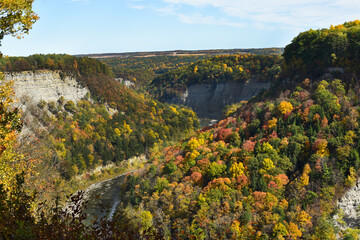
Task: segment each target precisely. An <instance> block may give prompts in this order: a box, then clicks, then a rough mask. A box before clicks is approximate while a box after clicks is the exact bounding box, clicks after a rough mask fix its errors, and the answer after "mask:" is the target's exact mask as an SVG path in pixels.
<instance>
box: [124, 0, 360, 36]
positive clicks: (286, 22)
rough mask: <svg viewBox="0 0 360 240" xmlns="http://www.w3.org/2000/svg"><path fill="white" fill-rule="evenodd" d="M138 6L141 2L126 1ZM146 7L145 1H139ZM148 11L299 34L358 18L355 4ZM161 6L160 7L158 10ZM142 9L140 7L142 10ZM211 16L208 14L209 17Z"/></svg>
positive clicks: (220, 4)
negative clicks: (282, 29)
mask: <svg viewBox="0 0 360 240" xmlns="http://www.w3.org/2000/svg"><path fill="white" fill-rule="evenodd" d="M129 1H132V2H135V1H136V2H139V1H141V0H129ZM141 2H142V3H145V2H147V1H141ZM160 2H161V3H160V4H159V2H158V5H157V7H154V5H148V6H147V7H148V8H150V9H152V10H154V11H157V12H159V13H162V14H167V15H173V16H176V17H177V18H178V19H179V21H181V22H183V23H188V24H207V25H209V24H211V25H226V26H234V27H243V26H244V25H245V24H249V23H250V24H251V26H253V27H256V28H262V29H270V28H272V29H273V28H285V29H293V30H302V29H308V28H322V27H329V25H330V24H340V23H343V22H345V21H351V20H354V19H357V18H359V15H358V13H359V12H360V1H354V0H251V1H249V0H246V1H245V0H161V1H160ZM159 5H160V6H159ZM144 7H145V5H141V9H142V8H144ZM210 13H211V14H210Z"/></svg>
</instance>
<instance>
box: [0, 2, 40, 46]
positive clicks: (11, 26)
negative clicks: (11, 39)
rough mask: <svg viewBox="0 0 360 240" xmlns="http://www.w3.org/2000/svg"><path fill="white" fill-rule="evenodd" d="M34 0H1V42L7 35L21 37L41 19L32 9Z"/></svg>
mask: <svg viewBox="0 0 360 240" xmlns="http://www.w3.org/2000/svg"><path fill="white" fill-rule="evenodd" d="M33 2H34V0H0V43H1V40H2V39H3V38H4V36H5V35H8V34H11V35H13V36H16V37H18V38H21V37H22V36H23V35H24V34H27V33H28V32H29V30H30V29H31V28H32V25H33V24H34V23H35V22H36V21H37V20H38V19H39V17H38V16H37V15H36V13H34V12H33V10H32V4H33Z"/></svg>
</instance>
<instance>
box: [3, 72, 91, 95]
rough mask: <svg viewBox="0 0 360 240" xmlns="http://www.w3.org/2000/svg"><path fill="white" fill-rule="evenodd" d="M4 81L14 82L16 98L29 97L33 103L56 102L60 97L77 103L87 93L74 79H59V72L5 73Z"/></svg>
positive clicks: (67, 77) (68, 77) (66, 77)
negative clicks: (41, 101)
mask: <svg viewBox="0 0 360 240" xmlns="http://www.w3.org/2000/svg"><path fill="white" fill-rule="evenodd" d="M5 80H7V81H10V80H11V81H13V82H14V90H15V94H16V96H17V97H18V98H22V97H24V96H28V97H30V98H31V99H32V100H33V101H34V102H39V101H40V100H44V101H46V102H50V101H56V100H58V99H59V98H60V97H61V96H63V97H64V98H65V99H66V100H72V101H78V100H80V99H82V98H83V97H84V96H85V94H86V93H88V92H89V90H88V89H87V88H84V87H82V86H80V85H79V83H78V82H77V81H76V78H74V77H70V76H64V77H63V78H62V77H61V74H60V71H49V70H38V71H24V72H14V73H5Z"/></svg>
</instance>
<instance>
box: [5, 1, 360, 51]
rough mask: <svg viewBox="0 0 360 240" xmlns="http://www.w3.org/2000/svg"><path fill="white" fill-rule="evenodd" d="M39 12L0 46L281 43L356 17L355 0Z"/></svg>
mask: <svg viewBox="0 0 360 240" xmlns="http://www.w3.org/2000/svg"><path fill="white" fill-rule="evenodd" d="M33 9H34V11H35V12H36V13H38V15H39V16H40V20H39V21H38V22H37V23H36V24H35V25H34V27H33V29H32V30H31V31H30V33H29V35H26V36H25V37H24V38H23V39H20V40H18V39H16V38H13V37H11V36H6V37H5V39H4V40H3V41H2V46H1V47H0V51H1V52H2V53H3V54H4V55H9V56H26V55H30V54H35V53H43V54H47V53H67V54H86V53H110V52H132V51H157V50H159V51H163V50H178V49H183V50H197V49H199V50H200V49H226V48H263V47H284V46H285V45H287V44H288V43H290V42H291V40H292V39H293V38H294V37H295V36H296V35H297V34H298V33H299V32H302V31H306V30H308V29H310V28H313V29H318V28H324V27H329V26H330V25H331V24H333V25H337V24H341V23H343V22H345V21H351V20H354V19H358V18H360V16H359V15H358V14H359V13H360V1H358V0H331V1H330V0H246V1H245V0H35V2H34V5H33Z"/></svg>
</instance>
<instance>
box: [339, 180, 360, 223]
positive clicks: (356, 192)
mask: <svg viewBox="0 0 360 240" xmlns="http://www.w3.org/2000/svg"><path fill="white" fill-rule="evenodd" d="M337 207H338V208H339V209H340V210H341V212H342V214H343V217H342V220H343V221H344V223H345V226H340V227H341V228H343V229H346V228H347V227H351V228H357V227H359V226H360V180H358V181H357V182H356V185H355V186H353V187H352V188H350V189H349V190H348V191H347V192H346V193H345V194H344V196H342V198H340V199H339V201H338V203H337ZM342 214H341V215H342ZM338 218H339V215H336V216H335V217H334V219H335V220H336V219H338Z"/></svg>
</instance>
